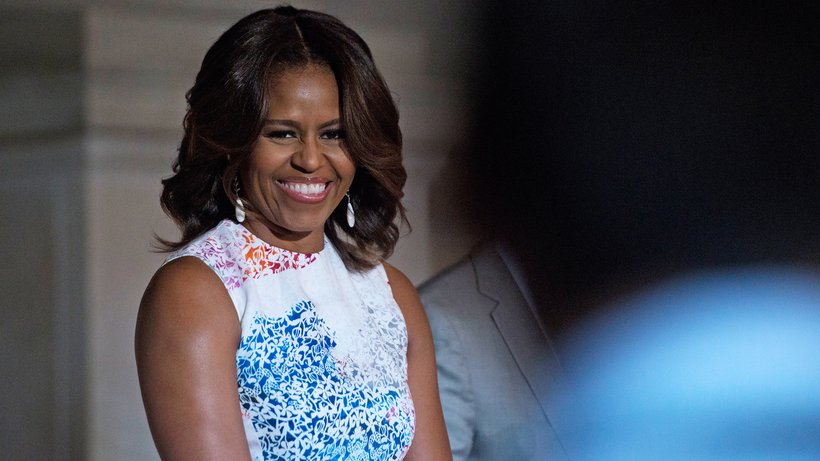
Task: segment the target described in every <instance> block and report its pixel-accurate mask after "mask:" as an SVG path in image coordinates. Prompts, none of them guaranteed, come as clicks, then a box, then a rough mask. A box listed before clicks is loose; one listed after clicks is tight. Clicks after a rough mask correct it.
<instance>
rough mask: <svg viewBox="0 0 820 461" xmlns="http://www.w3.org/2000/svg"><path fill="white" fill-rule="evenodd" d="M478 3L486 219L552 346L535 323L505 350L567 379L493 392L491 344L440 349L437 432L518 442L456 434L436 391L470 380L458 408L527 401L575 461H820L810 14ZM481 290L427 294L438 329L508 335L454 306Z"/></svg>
mask: <svg viewBox="0 0 820 461" xmlns="http://www.w3.org/2000/svg"><path fill="white" fill-rule="evenodd" d="M487 7H488V8H487V12H486V14H485V18H486V20H485V24H486V25H487V27H486V28H485V31H484V36H485V37H486V38H487V41H486V43H485V45H486V50H487V54H486V56H485V59H484V62H487V63H492V65H491V66H487V68H486V69H484V72H482V73H481V74H480V76H481V78H482V82H483V83H482V84H481V85H479V88H481V89H482V90H481V92H480V93H479V94H478V95H477V98H476V99H477V101H478V103H477V109H476V117H475V123H474V132H473V136H472V137H471V140H472V144H473V145H472V146H471V147H472V149H468V151H469V152H471V157H470V158H471V160H472V162H473V165H474V166H475V170H474V174H473V177H474V181H473V183H474V184H475V185H476V186H477V187H476V193H475V197H476V208H477V209H478V210H479V211H478V213H479V216H480V217H482V218H484V227H485V229H487V230H488V231H489V232H488V233H489V234H491V236H492V238H493V239H494V240H495V241H502V242H505V243H504V245H505V247H506V248H508V249H509V252H510V253H512V254H514V255H515V259H516V260H517V261H520V264H521V267H522V268H523V274H524V277H523V278H524V279H525V280H526V285H527V286H528V287H529V289H530V290H531V292H532V302H531V303H525V304H530V305H531V306H534V309H535V310H536V312H537V314H536V315H534V316H530V317H526V318H525V319H524V320H522V321H521V322H520V323H519V324H528V323H532V320H533V319H537V320H540V324H539V327H541V329H542V331H543V334H541V335H540V336H539V339H538V340H537V341H536V340H534V339H533V338H535V336H533V335H531V334H530V333H529V332H528V329H530V328H529V327H528V328H525V329H522V330H521V334H520V335H515V334H513V333H507V334H505V335H504V338H505V342H506V345H505V347H509V348H512V347H516V348H518V349H521V350H529V351H531V355H530V358H528V360H529V361H530V363H532V362H536V363H537V362H540V363H542V364H543V365H542V366H543V369H542V373H545V374H550V375H551V374H555V375H556V376H555V377H549V378H544V375H541V378H539V379H541V381H537V380H533V379H527V378H526V376H524V378H522V376H521V375H523V374H524V373H523V372H522V371H517V373H518V375H503V373H504V372H503V371H499V370H504V369H506V370H511V369H513V370H520V366H521V364H522V363H521V361H520V358H519V357H520V355H516V354H510V353H507V355H506V358H505V359H504V360H506V361H508V362H509V363H508V364H506V365H503V367H506V368H501V367H498V366H496V365H497V363H496V361H495V359H494V356H488V355H486V353H485V349H482V348H475V347H473V348H467V347H462V349H464V354H462V355H461V356H460V357H456V356H455V355H452V356H448V355H443V354H442V353H443V352H444V351H446V350H447V349H449V347H445V348H442V349H441V350H440V351H439V356H438V359H439V363H438V367H439V376H440V378H441V380H442V401H443V405H444V409H445V419H446V420H447V424H448V431H450V434H449V435H450V438H451V440H460V439H463V440H469V441H470V443H471V444H472V445H471V446H472V447H473V448H468V449H467V452H466V454H465V456H466V458H464V459H485V458H480V457H479V455H478V453H479V451H478V447H481V446H485V447H486V446H488V445H495V446H497V447H504V446H505V444H507V443H509V441H510V437H509V435H508V434H509V433H508V432H505V431H503V430H498V431H492V430H485V429H482V426H481V423H471V424H460V423H451V421H452V420H454V419H455V420H458V419H459V418H460V417H461V416H460V415H459V414H458V413H457V412H458V411H463V409H460V407H459V406H458V405H460V404H452V403H451V402H454V401H455V402H458V401H459V400H461V401H464V400H465V398H464V397H454V395H456V393H457V392H458V391H457V390H456V388H455V387H453V386H451V385H449V384H445V383H448V382H457V380H459V379H460V380H461V381H462V382H465V383H468V385H469V386H470V387H469V388H466V389H461V390H460V392H462V393H467V394H468V395H469V394H472V395H471V397H470V399H471V401H473V402H485V401H486V400H487V399H492V398H494V396H493V394H492V393H489V394H481V395H479V394H477V392H480V391H481V389H487V388H489V386H487V385H486V383H487V382H490V381H493V380H498V381H502V380H503V379H504V378H499V376H505V377H508V376H512V378H511V381H510V382H511V385H510V388H509V389H518V387H515V386H518V384H515V383H514V381H515V380H520V379H526V382H527V384H528V386H529V387H530V389H529V390H527V391H526V392H523V393H522V392H520V391H514V392H505V393H500V394H497V395H498V396H499V397H498V398H500V399H502V400H504V402H506V403H502V404H500V405H499V406H498V407H499V408H500V407H502V406H503V405H509V406H510V408H515V409H517V408H519V407H520V405H529V406H531V407H535V405H536V402H537V404H538V406H539V407H540V409H541V410H543V416H539V417H540V418H542V419H543V420H547V419H548V420H549V422H550V428H549V430H550V431H551V433H552V434H553V435H552V437H554V440H555V441H556V443H559V444H560V445H561V447H562V448H563V452H564V453H565V454H566V455H568V457H569V458H571V459H577V460H585V459H597V460H617V459H630V460H657V459H818V458H820V448H818V445H817V442H816V440H817V438H816V437H814V434H815V433H816V428H817V427H820V424H818V421H820V406H819V405H818V402H820V398H818V393H820V387H818V386H816V383H817V382H818V381H817V376H818V367H819V366H820V365H819V364H818V362H817V359H816V358H815V357H816V356H817V355H818V354H817V353H816V352H817V351H818V350H820V349H818V347H817V346H818V343H817V340H816V339H814V338H817V334H816V333H815V332H818V333H820V328H818V316H817V312H818V311H820V299H818V296H817V289H816V287H817V262H818V256H820V237H818V235H820V234H819V233H818V231H820V186H819V184H820V181H818V179H820V155H818V152H820V149H818V147H820V129H818V127H820V123H818V122H820V116H819V114H818V111H819V110H820V109H818V108H820V86H818V84H817V78H816V73H815V69H816V67H817V63H818V56H820V35H818V31H817V28H816V23H817V20H818V18H820V12H819V11H818V6H816V5H815V4H814V3H812V2H806V1H802V2H786V3H775V2H757V3H754V4H748V3H747V2H732V1H717V2H695V3H692V2H684V3H679V2H661V3H651V4H646V3H636V2H625V1H589V2H549V3H546V2H488V3H487ZM473 260H474V261H475V258H473ZM468 270H474V271H475V274H478V269H475V268H470V267H469V266H462V269H458V268H457V269H455V270H453V271H450V272H446V273H445V274H443V275H442V276H440V277H439V278H437V279H435V280H434V282H433V283H434V284H435V285H440V286H443V284H444V283H445V281H449V280H453V277H452V274H463V273H464V272H465V271H468ZM507 272H510V273H515V271H514V270H508V271H507ZM460 277H461V276H460ZM470 277H472V278H469V277H466V278H464V277H462V280H468V281H469V283H472V286H468V285H461V286H462V287H463V288H462V290H461V291H457V290H453V291H452V292H451V293H452V294H451V295H450V296H449V297H443V296H442V295H441V294H430V295H428V293H427V290H428V288H427V287H428V286H427V285H425V286H424V287H423V288H422V297H423V299H424V301H425V302H428V301H427V300H428V298H429V299H430V300H431V301H432V302H429V304H430V305H429V306H427V308H428V310H429V311H430V317H431V319H432V322H433V330H434V332H435V331H447V329H442V328H440V327H439V326H438V325H437V324H438V323H439V320H438V319H445V320H446V321H447V322H450V323H451V324H455V325H459V322H473V321H472V320H468V321H465V320H463V319H464V318H467V317H469V316H470V315H471V314H474V315H475V316H476V317H482V316H483V318H484V320H483V321H486V322H495V323H496V325H495V328H496V330H500V329H502V328H503V326H502V324H501V322H497V319H493V318H488V317H487V316H486V315H487V311H486V309H484V308H482V307H481V306H480V305H479V304H475V303H473V302H472V299H473V298H465V297H463V296H460V293H462V292H463V291H466V290H472V291H482V288H481V287H480V286H477V285H476V284H475V280H476V279H477V278H478V276H477V275H471V276H470ZM505 277H506V278H505ZM509 278H510V276H509V275H507V276H504V277H502V276H498V277H496V282H497V283H498V281H500V280H509ZM448 283H449V282H448ZM430 286H433V285H430ZM507 286H512V285H510V284H507ZM459 303H461V304H459ZM522 304H524V303H522ZM442 306H443V307H442ZM439 310H444V311H445V312H446V314H445V315H441V314H439V313H438V311H439ZM519 312H523V311H519ZM465 325H466V324H465ZM448 328H449V327H448ZM454 328H458V329H459V331H460V333H461V334H462V335H465V336H466V335H471V334H472V335H475V336H476V337H474V338H471V339H469V340H462V341H463V342H464V343H465V344H477V343H480V342H481V341H485V342H491V341H492V342H495V339H490V338H489V337H488V336H487V331H489V330H474V331H471V330H470V327H468V326H464V327H461V326H456V327H454ZM495 334H497V333H495ZM541 337H543V338H549V340H550V341H551V342H552V343H553V344H555V346H556V347H555V351H556V354H555V357H556V359H555V360H553V359H552V357H551V356H550V355H549V352H550V351H549V350H548V349H546V348H544V347H542V346H540V345H539V344H543V341H542V339H541ZM436 341H437V344H438V343H447V342H448V341H452V337H450V336H449V335H446V337H445V339H442V340H440V339H439V337H438V336H436ZM516 341H518V342H521V343H523V344H516ZM454 357H455V358H454ZM499 357H500V356H499ZM532 357H535V358H532ZM482 363H483V364H484V367H483V369H482V368H481V364H482ZM555 363H557V364H558V365H559V367H558V369H557V370H556V369H554V368H553V364H555ZM475 370H480V373H476V372H475ZM530 374H532V373H530ZM465 376H469V379H465ZM538 382H541V383H550V385H548V386H545V385H541V387H538V384H537V383H538ZM499 387H501V386H499ZM534 391H537V392H540V393H545V394H546V395H547V396H548V398H547V399H546V404H541V401H537V400H536V399H534V398H533V397H532V394H533V393H534ZM493 392H497V391H493ZM729 397H731V398H729ZM450 407H452V408H455V409H456V410H450V409H449V408H450ZM487 408H488V407H487V406H486V404H484V403H478V404H474V406H473V410H472V411H477V410H476V409H479V410H486V409H487ZM496 411H500V410H498V408H496ZM516 411H517V410H516ZM539 411H540V410H539ZM479 415H480V416H479V417H478V418H482V417H483V418H484V419H486V420H493V419H495V420H504V417H497V418H494V415H489V414H486V413H484V414H481V413H479ZM478 418H477V419H478ZM483 427H484V428H487V427H489V426H483ZM538 443H539V442H538V441H537V440H534V441H533V444H534V445H535V446H541V445H538ZM453 445H454V447H457V444H456V443H455V442H454V443H453ZM471 450H473V451H472V452H471ZM455 451H456V453H457V454H458V453H459V451H458V448H456V450H455ZM470 456H472V457H470ZM487 459H489V458H487ZM524 459H544V460H548V459H554V454H553V452H552V451H544V452H541V453H536V454H531V455H530V457H529V458H524Z"/></svg>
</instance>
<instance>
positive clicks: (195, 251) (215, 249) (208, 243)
mask: <svg viewBox="0 0 820 461" xmlns="http://www.w3.org/2000/svg"><path fill="white" fill-rule="evenodd" d="M203 237H204V238H203ZM231 256H233V255H231V254H230V251H226V249H225V248H224V247H223V246H222V245H220V242H219V241H218V239H215V238H213V237H212V236H207V234H206V235H204V236H202V237H201V238H198V239H196V240H194V241H193V242H191V243H190V244H189V245H187V246H185V247H183V248H181V249H179V250H177V251H175V252H173V253H171V254H169V255H168V257H167V258H166V259H165V261H164V262H163V263H162V265H163V266H164V265H166V264H168V263H170V262H171V261H174V260H177V259H180V258H184V257H193V258H196V259H198V260H199V261H201V262H203V263H204V264H205V265H206V266H208V268H209V269H211V271H213V272H214V273H215V274H216V275H217V277H219V280H220V281H222V286H224V287H225V290H226V291H227V292H228V296H229V297H230V298H231V302H233V306H234V310H235V311H236V314H237V317H238V319H239V320H240V321H241V320H242V316H243V313H244V312H243V311H244V306H245V303H244V301H243V300H244V297H245V296H244V293H243V292H242V290H240V289H239V288H240V287H241V281H242V267H241V265H240V264H239V262H238V261H236V260H232V259H233V258H232V257H231Z"/></svg>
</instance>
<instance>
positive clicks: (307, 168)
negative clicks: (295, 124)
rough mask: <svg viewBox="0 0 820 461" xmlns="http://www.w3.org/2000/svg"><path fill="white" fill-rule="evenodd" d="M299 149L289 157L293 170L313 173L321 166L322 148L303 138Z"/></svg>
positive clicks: (314, 141) (315, 142)
mask: <svg viewBox="0 0 820 461" xmlns="http://www.w3.org/2000/svg"><path fill="white" fill-rule="evenodd" d="M300 147H301V149H300V150H299V151H298V152H296V153H294V154H293V156H292V157H291V163H292V164H293V166H294V168H296V169H297V170H300V171H304V172H313V171H316V170H318V169H319V167H320V166H321V165H322V157H323V154H322V146H321V145H320V144H319V141H318V140H316V139H313V138H303V139H302V142H301V143H300Z"/></svg>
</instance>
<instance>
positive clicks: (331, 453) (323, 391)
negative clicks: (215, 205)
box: [168, 220, 415, 461]
mask: <svg viewBox="0 0 820 461" xmlns="http://www.w3.org/2000/svg"><path fill="white" fill-rule="evenodd" d="M183 256H193V257H196V258H199V259H200V260H202V261H203V262H204V263H205V264H207V265H208V266H209V267H210V268H211V269H212V270H213V271H214V272H215V273H216V274H217V275H218V276H219V278H220V279H221V280H222V283H223V284H224V285H225V288H226V289H227V290H228V293H229V295H230V297H231V299H232V300H233V303H234V306H235V307H236V312H237V315H238V316H239V320H240V322H241V325H242V339H241V341H240V344H239V348H238V349H237V351H236V367H237V389H238V392H239V400H240V404H241V406H242V409H241V410H242V416H243V420H244V423H245V433H246V435H247V439H248V445H249V447H250V450H251V455H252V457H253V459H254V460H362V461H365V460H366V461H377V460H378V461H381V460H399V459H402V458H403V457H404V455H405V454H406V452H407V449H408V448H409V446H410V442H411V440H412V438H413V433H414V429H415V414H414V410H413V402H412V399H411V397H410V392H409V389H408V387H407V330H406V327H405V324H404V318H403V317H402V314H401V311H400V310H399V307H398V305H397V304H396V302H395V300H394V299H393V295H392V291H391V289H390V285H389V283H388V281H387V275H386V274H385V272H384V268H383V267H382V266H381V265H379V266H377V267H375V268H373V269H371V270H369V271H366V272H363V273H355V272H350V271H348V270H347V269H346V268H345V266H344V264H343V263H342V260H341V258H340V257H339V255H338V253H337V252H336V250H335V248H334V247H333V245H332V244H331V243H330V241H329V240H327V238H325V244H324V248H323V249H322V250H321V251H320V252H318V253H309V254H308V253H296V252H292V251H288V250H284V249H280V248H276V247H273V246H271V245H268V244H267V243H265V242H264V241H262V240H261V239H259V238H257V237H256V236H254V235H253V234H252V233H251V232H249V231H248V230H247V229H245V228H244V227H243V226H241V225H239V224H236V223H234V222H233V221H231V220H224V221H222V222H221V223H219V224H218V225H217V226H216V227H214V228H213V229H211V230H210V231H208V232H206V233H204V234H203V235H201V236H200V237H198V238H197V239H195V240H194V241H192V242H191V243H190V244H189V245H187V246H186V247H184V248H182V249H181V250H178V251H176V252H174V253H172V254H171V255H170V256H169V258H168V261H171V260H173V259H176V258H180V257H183ZM194 385H195V383H194Z"/></svg>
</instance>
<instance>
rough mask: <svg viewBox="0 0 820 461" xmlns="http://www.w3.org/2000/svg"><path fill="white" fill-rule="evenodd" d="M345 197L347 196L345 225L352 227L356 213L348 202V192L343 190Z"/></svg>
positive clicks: (354, 223)
mask: <svg viewBox="0 0 820 461" xmlns="http://www.w3.org/2000/svg"><path fill="white" fill-rule="evenodd" d="M345 197H347V227H349V228H351V229H353V226H355V225H356V214H355V213H354V211H353V204H352V203H351V202H350V194H349V193H347V192H345Z"/></svg>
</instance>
